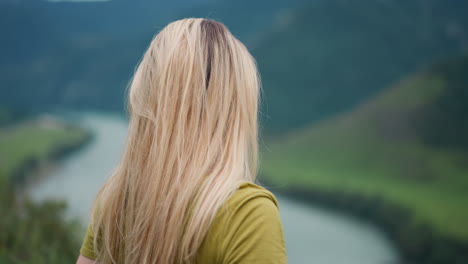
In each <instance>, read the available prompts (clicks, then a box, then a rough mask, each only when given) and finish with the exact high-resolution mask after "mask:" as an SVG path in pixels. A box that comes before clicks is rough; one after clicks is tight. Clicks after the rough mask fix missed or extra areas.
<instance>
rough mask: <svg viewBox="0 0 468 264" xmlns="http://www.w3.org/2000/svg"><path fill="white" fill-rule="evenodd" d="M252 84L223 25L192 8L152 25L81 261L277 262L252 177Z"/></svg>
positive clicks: (279, 252)
mask: <svg viewBox="0 0 468 264" xmlns="http://www.w3.org/2000/svg"><path fill="white" fill-rule="evenodd" d="M259 92H260V82H259V76H258V72H257V68H256V63H255V61H254V59H253V58H252V56H251V55H250V53H249V52H248V50H247V49H246V47H245V46H244V45H243V44H242V43H241V42H240V41H239V40H237V39H236V38H235V37H234V36H233V35H232V34H231V33H230V32H229V30H228V29H227V28H226V27H225V26H224V25H223V24H221V23H219V22H216V21H213V20H209V19H198V18H189V19H183V20H179V21H176V22H173V23H171V24H169V25H168V26H166V27H165V28H164V29H163V30H162V31H161V32H160V33H159V34H157V35H156V36H155V38H154V39H153V40H152V42H151V44H150V46H149V48H148V49H147V51H146V53H145V54H144V56H143V58H142V60H141V62H140V64H139V66H138V68H137V69H136V72H135V75H134V76H133V79H132V82H131V84H130V88H129V95H128V111H129V114H130V127H129V134H128V138H127V142H126V148H125V151H124V154H123V156H122V159H121V161H120V163H119V164H118V166H117V168H116V169H115V171H114V173H113V175H112V177H110V178H109V180H108V181H107V182H106V184H105V185H104V186H103V187H102V189H101V190H100V192H99V194H98V197H97V198H96V202H95V204H94V207H93V217H92V219H91V220H92V221H91V223H90V224H89V226H88V232H87V234H86V236H85V238H84V241H83V245H82V247H81V250H80V253H81V254H80V256H79V258H78V263H80V264H83V263H95V261H96V260H97V262H98V263H100V264H107V263H135V264H136V263H138V264H142V263H286V250H285V245H284V238H283V231H282V224H281V221H280V216H279V212H278V203H277V200H276V199H275V197H274V196H273V194H272V193H270V192H269V191H267V190H265V189H264V188H262V187H260V186H259V185H256V184H255V183H254V182H255V178H256V175H257V151H258V127H257V126H258V125H257V115H258V102H259ZM96 234H98V235H96Z"/></svg>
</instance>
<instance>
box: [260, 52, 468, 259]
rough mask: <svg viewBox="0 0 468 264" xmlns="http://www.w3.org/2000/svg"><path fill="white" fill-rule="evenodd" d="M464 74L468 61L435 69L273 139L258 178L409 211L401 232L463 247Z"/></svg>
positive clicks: (466, 235)
mask: <svg viewBox="0 0 468 264" xmlns="http://www.w3.org/2000/svg"><path fill="white" fill-rule="evenodd" d="M454 65H455V66H456V67H455V66H454ZM466 72H468V56H465V57H463V58H461V59H458V60H456V61H452V62H450V63H448V64H447V63H446V64H440V65H437V66H436V67H433V68H431V69H429V70H427V71H425V72H423V73H420V74H418V75H417V76H414V77H412V78H409V79H406V80H403V81H402V82H401V83H399V84H398V85H396V86H395V87H392V88H390V89H388V90H386V91H384V92H383V93H382V94H380V95H378V96H376V97H375V98H373V99H372V100H370V101H368V103H366V104H363V105H361V106H360V107H358V108H357V109H355V110H354V111H352V112H348V113H344V114H342V115H340V116H337V117H335V118H333V119H330V120H327V121H323V122H321V123H319V124H316V125H312V126H311V127H308V128H305V129H302V130H299V131H296V132H293V133H290V134H288V135H286V136H283V137H282V138H277V139H276V141H271V142H270V143H269V144H267V146H268V148H269V150H268V151H266V150H265V151H263V152H262V155H263V156H262V165H263V167H262V171H261V173H262V174H263V175H264V177H265V180H267V181H268V182H269V185H271V186H284V188H285V189H301V190H304V189H305V190H311V191H312V190H313V191H319V192H324V193H329V194H331V196H335V197H336V196H339V195H342V194H348V196H349V198H350V200H349V204H351V203H353V202H356V203H359V202H360V200H356V201H353V200H352V199H351V198H352V197H360V199H361V200H362V199H364V200H367V201H370V200H379V201H384V202H385V203H387V204H391V205H394V206H396V207H398V208H401V209H405V210H407V211H408V212H410V216H409V217H408V219H404V220H403V221H405V223H401V224H402V225H405V228H406V227H407V226H410V228H414V229H417V228H420V227H422V226H424V227H428V228H429V229H430V232H431V234H433V235H434V236H436V237H440V238H444V239H449V240H451V241H452V240H453V241H457V243H461V244H463V245H468V228H466V223H468V210H467V202H468V192H467V190H468V155H467V154H468V153H467V151H468V149H467V148H466V145H463V144H464V142H466V140H467V138H468V133H466V132H467V130H466V114H464V113H465V111H466V105H467V103H468V96H467V94H466V92H464V93H463V92H461V91H463V90H464V91H466V88H467V87H466V85H467V83H468V82H464V81H463V80H464V79H463V78H466V75H465V74H466ZM462 88H463V89H462ZM449 102H451V104H450V103H449ZM461 102H463V103H461ZM447 105H452V106H453V105H455V106H459V107H446V106H447ZM463 105H464V106H465V108H463V107H461V106H463ZM435 112H437V113H439V115H435V114H433V113H435ZM439 116H450V120H449V121H447V120H446V119H444V120H446V122H445V123H441V122H440V119H439ZM447 123H452V124H455V123H457V124H458V125H457V126H444V125H445V124H447ZM461 129H465V130H462V131H464V132H465V133H458V132H460V130H461ZM454 130H455V132H457V133H455V134H456V135H457V137H455V136H453V135H452V134H454V132H453V131H454ZM451 131H452V132H451ZM434 135H438V136H434ZM448 135H450V136H451V137H450V138H449V139H448V140H443V138H441V137H445V136H448ZM444 142H445V143H444ZM353 195H354V196H353ZM356 195H357V196H356ZM392 221H393V220H392ZM395 221H397V220H395ZM406 221H407V222H406ZM400 231H401V232H400V233H401V234H398V235H402V234H404V232H405V231H404V230H400ZM406 231H407V230H406ZM417 235H419V236H421V237H423V239H426V238H427V237H426V236H424V235H425V234H421V233H419V234H417ZM412 239H414V238H412ZM423 242H424V243H426V242H427V241H423ZM442 244H443V243H442ZM445 244H446V245H448V244H447V243H445ZM466 248H468V247H466ZM427 254H429V253H427ZM463 254H466V252H463ZM445 263H449V262H445Z"/></svg>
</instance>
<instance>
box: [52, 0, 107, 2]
mask: <svg viewBox="0 0 468 264" xmlns="http://www.w3.org/2000/svg"><path fill="white" fill-rule="evenodd" d="M47 1H49V2H107V1H111V0H47Z"/></svg>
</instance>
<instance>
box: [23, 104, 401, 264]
mask: <svg viewBox="0 0 468 264" xmlns="http://www.w3.org/2000/svg"><path fill="white" fill-rule="evenodd" d="M73 119H74V121H75V122H78V123H79V124H80V125H82V126H84V127H87V128H88V129H90V130H91V131H92V132H93V133H94V139H93V141H92V142H91V143H90V144H89V145H87V146H86V147H85V148H83V149H81V150H80V151H78V152H76V153H74V154H72V155H71V156H69V157H68V158H66V159H65V160H63V161H62V162H61V164H60V166H58V167H57V168H56V169H54V170H53V171H52V172H51V175H48V176H47V177H43V178H42V179H41V180H39V181H38V182H37V183H35V184H34V186H30V188H29V190H28V192H29V194H30V195H31V197H32V198H33V199H34V200H36V201H41V200H44V199H64V200H66V201H67V203H68V205H69V209H68V216H69V217H71V218H78V219H79V220H81V222H82V223H83V225H86V223H87V222H88V215H89V211H90V207H91V203H92V201H93V199H94V197H95V195H96V193H97V191H98V190H99V188H100V186H101V185H102V184H103V183H104V181H105V179H106V178H107V177H108V176H109V175H110V173H111V172H112V169H113V167H114V166H115V165H116V164H117V161H118V159H119V158H120V155H121V151H122V147H123V143H124V140H125V136H126V133H127V122H126V121H125V119H123V118H121V117H118V116H114V115H106V114H100V113H82V114H79V115H76V116H74V117H73ZM278 200H279V204H280V212H281V217H282V221H283V227H284V234H285V238H286V246H287V251H288V259H289V263H292V264H300V263H319V264H396V263H400V256H399V254H398V251H397V249H396V248H395V246H394V245H393V244H392V243H391V241H389V240H388V239H387V237H386V236H385V235H384V234H383V233H382V232H381V231H380V230H379V229H378V228H377V227H375V226H374V225H372V224H370V223H366V222H363V221H362V220H358V219H355V218H353V217H350V216H348V215H345V214H341V213H337V212H336V211H332V210H327V209H324V208H322V207H317V206H313V205H310V204H302V203H298V202H296V201H293V200H290V199H288V198H286V197H281V196H278Z"/></svg>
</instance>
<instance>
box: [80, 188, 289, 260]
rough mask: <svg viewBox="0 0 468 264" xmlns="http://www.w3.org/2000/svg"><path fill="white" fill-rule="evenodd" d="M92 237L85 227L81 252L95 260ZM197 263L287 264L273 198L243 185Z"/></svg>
mask: <svg viewBox="0 0 468 264" xmlns="http://www.w3.org/2000/svg"><path fill="white" fill-rule="evenodd" d="M93 236H94V234H93V232H92V230H91V228H90V226H88V230H87V233H86V235H85V237H84V241H83V244H82V246H81V249H80V253H81V254H82V255H83V256H85V257H88V258H91V259H96V255H95V253H94V251H93ZM196 263H203V264H204V263H225V264H231V263H247V264H248V263H258V264H262V263H273V264H275V263H278V264H283V263H287V258H286V247H285V242H284V235H283V227H282V224H281V219H280V215H279V209H278V201H277V200H276V198H275V196H274V195H273V194H272V193H271V192H269V191H268V190H266V189H264V188H262V187H260V186H258V185H256V184H252V183H242V184H241V185H240V187H239V189H238V190H237V191H236V192H235V193H234V194H233V195H232V196H231V197H230V198H229V199H228V200H227V201H226V202H225V204H224V205H223V206H222V207H221V208H220V210H218V212H217V214H216V217H215V219H214V221H213V223H212V224H211V226H210V229H209V231H208V233H207V235H206V237H205V239H204V241H203V243H202V245H201V246H200V249H199V252H198V255H197V258H196Z"/></svg>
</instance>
